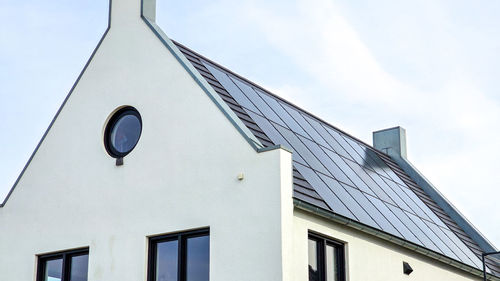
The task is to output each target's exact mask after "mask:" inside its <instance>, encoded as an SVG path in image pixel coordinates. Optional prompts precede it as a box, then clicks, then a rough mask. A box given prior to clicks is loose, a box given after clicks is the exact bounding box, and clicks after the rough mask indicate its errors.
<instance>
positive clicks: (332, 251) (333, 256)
mask: <svg viewBox="0 0 500 281" xmlns="http://www.w3.org/2000/svg"><path fill="white" fill-rule="evenodd" d="M338 259H339V257H338V251H337V249H336V248H335V247H333V246H330V245H326V261H325V264H326V281H337V280H338V275H339V274H338V268H337V265H338Z"/></svg>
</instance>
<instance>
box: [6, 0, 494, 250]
mask: <svg viewBox="0 0 500 281" xmlns="http://www.w3.org/2000/svg"><path fill="white" fill-rule="evenodd" d="M138 1H139V0H138ZM157 1H158V9H157V14H158V18H157V22H158V24H159V25H160V27H161V28H162V29H163V30H164V31H165V33H166V34H167V35H168V36H169V37H170V38H172V39H175V40H177V41H179V42H181V43H183V44H185V45H187V46H188V47H190V48H192V49H194V50H195V51H197V52H199V53H201V54H203V55H205V56H207V57H209V58H211V59H212V60H214V61H216V62H218V63H220V64H222V65H224V66H226V67H228V68H229V69H231V70H233V71H234V72H236V73H238V74H240V75H242V76H244V77H246V78H248V79H250V80H251V81H254V82H256V83H257V84H259V85H261V86H263V87H264V88H266V89H268V90H270V91H272V92H273V93H275V94H277V95H279V96H281V97H283V98H285V99H287V100H289V101H291V102H293V103H294V104H296V105H298V106H300V107H302V108H304V109H306V110H307V111H309V112H312V113H314V114H315V115H316V116H318V117H320V118H322V119H323V120H326V121H328V122H329V123H330V124H332V125H334V126H336V127H338V128H341V129H343V130H345V131H347V132H348V133H350V134H352V135H354V136H356V137H358V138H360V139H362V140H363V141H365V142H367V143H372V140H371V133H372V132H373V131H375V130H379V129H384V128H389V127H393V126H398V125H399V126H402V127H404V128H405V129H406V131H407V142H408V158H409V160H410V162H412V163H413V164H414V165H415V166H416V167H417V168H418V169H419V170H420V171H421V172H423V174H424V175H425V176H426V177H427V178H428V179H429V180H430V181H431V182H432V183H433V184H434V185H435V186H436V187H438V189H439V190H440V191H441V193H443V194H444V195H445V196H446V197H447V198H448V199H449V201H451V202H452V203H453V204H454V205H455V206H456V207H457V208H458V209H459V210H460V211H461V212H462V213H463V214H464V215H465V216H466V217H467V218H468V219H469V220H470V221H471V222H472V223H473V224H474V225H475V226H476V227H477V228H478V229H479V230H480V231H481V232H482V233H483V234H484V235H485V236H486V237H487V238H488V239H489V240H490V241H491V242H493V244H495V245H496V246H497V248H498V247H500V207H499V203H500V172H499V169H500V161H499V160H500V130H499V128H500V126H499V124H500V83H499V81H500V80H499V77H500V17H498V13H499V12H500V1H484V0H478V1H462V0H453V1H452V0H449V1H446V0H421V1H397V0H380V1H348V0H331V1H327V0H314V1H311V0H287V1H285V0H283V1H282V0H275V1H264V0H255V1H251V0H240V1H229V0H212V1H201V0H195V1H173V0H157ZM107 9H108V1H107V0H99V1H84V0H72V1H63V0H52V1H41V0H26V1H25V0H23V1H19V0H3V1H0V85H1V86H0V131H1V132H2V134H1V136H2V137H0V160H1V161H0V201H2V200H1V198H3V197H5V195H6V194H7V193H8V191H9V190H10V188H11V187H12V185H13V183H14V182H15V180H16V178H17V177H18V175H19V173H20V172H21V170H22V169H23V167H24V165H25V163H26V162H27V160H28V159H29V157H30V155H31V153H32V152H33V150H34V149H35V147H36V145H37V144H38V142H39V140H40V138H41V137H42V135H43V133H44V132H45V130H46V128H47V127H48V125H49V123H50V121H51V120H52V118H53V116H54V114H55V113H56V111H57V109H58V108H59V106H60V104H61V103H62V101H63V100H64V98H65V96H66V95H67V93H68V91H69V90H70V88H71V86H72V85H73V83H74V82H75V80H76V78H77V77H78V74H79V73H80V71H81V70H82V68H83V66H84V65H85V63H86V61H87V59H88V58H89V56H90V54H91V53H92V51H93V49H94V47H95V46H96V45H97V42H98V41H99V39H100V37H101V35H102V34H103V32H104V31H105V29H106V24H107V13H108V10H107ZM68 157H71V156H68Z"/></svg>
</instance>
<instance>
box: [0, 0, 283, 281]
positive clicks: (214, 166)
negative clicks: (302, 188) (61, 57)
mask: <svg viewBox="0 0 500 281" xmlns="http://www.w3.org/2000/svg"><path fill="white" fill-rule="evenodd" d="M113 5H114V6H113V17H112V18H113V22H112V24H111V29H110V31H109V32H108V34H107V36H106V38H105V39H104V41H103V42H102V45H101V47H100V48H99V50H98V51H97V52H96V54H95V57H94V59H93V60H92V62H91V63H90V65H89V66H88V68H87V71H86V72H85V73H84V75H83V76H82V78H81V80H80V82H79V84H78V85H77V86H76V88H75V90H74V92H73V93H72V95H71V97H70V98H69V100H68V102H67V104H66V105H65V107H64V108H63V110H62V111H61V113H60V115H59V117H58V118H57V120H56V121H55V123H54V124H53V127H52V129H51V130H50V131H49V133H48V135H47V137H46V138H45V140H44V142H43V143H42V145H41V146H40V148H39V150H38V152H37V153H36V155H35V156H34V158H33V160H32V162H31V164H30V165H29V167H28V168H27V170H26V172H25V174H24V176H23V177H22V178H21V180H20V181H19V183H18V185H17V187H16V189H15V190H14V192H13V193H12V195H11V196H10V198H9V200H8V201H7V202H6V205H5V206H4V207H3V208H0V280H2V281H19V280H35V267H36V255H37V254H43V253H49V252H55V251H61V250H67V249H72V248H78V247H89V248H90V255H89V281H98V280H102V281H113V280H117V281H118V280H120V281H122V280H146V267H147V237H148V236H151V235H157V234H163V233H169V232H177V231H184V230H189V229H194V228H201V227H210V280H217V281H224V280H227V281H232V280H249V281H250V280H252V281H255V280H259V281H265V280H269V281H275V280H284V278H286V280H288V277H283V276H285V275H286V274H289V273H290V272H291V271H290V270H288V268H289V267H290V255H286V256H283V255H282V254H283V252H284V251H282V248H284V247H286V248H287V250H286V251H290V245H291V237H290V235H289V233H291V227H292V220H293V219H292V201H291V200H292V199H291V198H292V185H291V178H292V176H291V154H290V153H289V152H287V151H285V150H282V149H277V150H272V151H268V152H262V153H257V152H256V151H255V150H254V149H252V147H251V146H250V145H249V144H248V143H247V141H246V140H245V139H244V138H243V137H242V136H241V134H240V133H239V132H238V131H237V130H236V129H235V127H234V126H233V125H232V124H231V123H230V122H229V121H228V119H227V118H226V117H225V116H224V115H223V113H222V112H221V111H220V110H219V109H218V108H217V107H216V106H215V105H214V103H213V102H212V101H211V100H210V99H209V98H208V96H207V95H206V94H205V93H204V92H203V91H202V90H201V88H200V87H199V86H198V85H197V84H196V83H195V81H194V80H193V79H192V78H191V77H190V76H189V74H188V73H186V71H185V70H184V69H183V68H182V66H181V65H180V64H179V63H178V62H177V60H176V59H175V58H174V57H173V56H172V55H171V54H170V52H169V51H168V50H167V49H166V48H165V47H164V46H163V45H162V43H161V42H160V41H159V40H158V39H157V37H156V36H155V35H154V34H153V33H152V32H151V30H150V29H149V28H148V27H147V26H146V24H145V23H144V22H143V20H142V19H140V15H139V5H140V0H113ZM122 105H131V106H134V107H135V108H137V110H138V111H139V112H140V114H141V115H142V120H143V131H142V136H141V138H140V140H139V143H138V145H137V146H136V148H135V149H134V151H132V153H130V154H129V155H128V156H126V157H125V159H124V165H123V166H120V167H117V166H115V160H114V159H113V158H111V157H110V156H109V155H108V154H107V153H106V151H105V148H104V146H103V131H104V127H105V121H106V119H107V118H108V117H109V115H110V114H111V112H112V111H114V110H115V109H116V108H118V107H120V106H122ZM238 173H244V175H245V179H244V180H243V181H238V180H237V178H236V177H237V175H238ZM284 229H286V231H282V230H284ZM283 233H286V235H284V234H283ZM284 270H286V271H287V272H286V273H283V271H284Z"/></svg>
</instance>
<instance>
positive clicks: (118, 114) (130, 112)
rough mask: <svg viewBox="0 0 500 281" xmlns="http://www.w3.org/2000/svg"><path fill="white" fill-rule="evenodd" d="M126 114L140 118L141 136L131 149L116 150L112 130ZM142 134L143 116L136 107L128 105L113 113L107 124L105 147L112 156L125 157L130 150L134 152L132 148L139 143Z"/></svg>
mask: <svg viewBox="0 0 500 281" xmlns="http://www.w3.org/2000/svg"><path fill="white" fill-rule="evenodd" d="M126 115H134V116H135V117H137V119H139V123H140V125H141V128H140V132H139V138H138V139H137V142H136V143H135V144H134V146H133V147H132V148H131V149H130V150H129V151H126V152H120V151H118V150H116V149H115V148H114V147H113V144H112V143H111V132H112V131H113V129H114V128H115V126H116V124H117V123H118V121H119V120H120V119H121V118H122V117H124V116H126ZM141 135H142V117H141V114H140V113H139V111H137V109H135V108H134V107H132V106H126V107H124V108H120V109H119V110H118V111H116V112H115V113H114V114H113V116H111V118H110V119H109V121H108V123H107V124H106V129H105V130H104V147H105V148H106V151H107V152H108V154H109V155H110V156H111V157H113V158H123V157H125V156H127V155H128V154H129V153H130V152H132V150H134V148H135V147H136V146H137V144H138V143H139V140H140V138H141Z"/></svg>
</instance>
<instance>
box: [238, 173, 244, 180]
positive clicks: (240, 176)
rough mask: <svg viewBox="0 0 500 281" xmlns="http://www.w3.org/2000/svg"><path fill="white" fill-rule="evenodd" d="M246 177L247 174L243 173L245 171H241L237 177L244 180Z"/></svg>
mask: <svg viewBox="0 0 500 281" xmlns="http://www.w3.org/2000/svg"><path fill="white" fill-rule="evenodd" d="M244 178H245V175H243V173H239V174H238V177H237V179H238V180H239V181H242V180H243V179H244Z"/></svg>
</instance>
